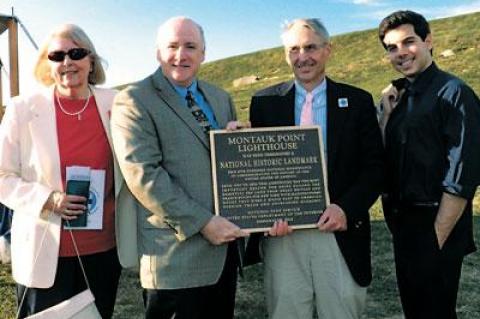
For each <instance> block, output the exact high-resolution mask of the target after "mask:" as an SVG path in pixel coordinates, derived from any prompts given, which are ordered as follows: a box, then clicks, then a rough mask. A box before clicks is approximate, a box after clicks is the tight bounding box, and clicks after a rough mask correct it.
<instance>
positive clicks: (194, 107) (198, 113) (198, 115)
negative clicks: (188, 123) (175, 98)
mask: <svg viewBox="0 0 480 319" xmlns="http://www.w3.org/2000/svg"><path fill="white" fill-rule="evenodd" d="M185 99H186V100H187V105H188V107H189V108H190V111H191V112H192V114H193V116H194V117H195V119H196V120H197V122H198V124H200V126H201V127H202V129H203V131H204V132H205V134H208V132H209V131H210V130H211V128H212V125H210V122H209V121H208V118H207V116H206V115H205V113H204V112H203V111H202V109H201V108H200V107H199V106H198V104H197V103H196V102H195V99H194V98H193V95H192V91H190V90H188V91H187V96H186V97H185Z"/></svg>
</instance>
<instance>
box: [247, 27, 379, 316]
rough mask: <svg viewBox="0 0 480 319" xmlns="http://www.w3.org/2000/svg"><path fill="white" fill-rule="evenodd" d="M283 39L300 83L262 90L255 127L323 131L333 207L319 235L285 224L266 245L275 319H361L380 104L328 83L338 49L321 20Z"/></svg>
mask: <svg viewBox="0 0 480 319" xmlns="http://www.w3.org/2000/svg"><path fill="white" fill-rule="evenodd" d="M282 40H283V44H284V46H285V54H286V60H287V63H288V64H289V66H290V67H291V68H292V71H293V74H294V77H295V79H294V81H289V82H284V83H280V84H277V85H274V86H272V87H269V88H266V89H264V90H261V91H259V92H257V93H256V94H255V96H254V97H253V98H252V102H251V107H250V121H251V123H252V127H271V126H291V125H304V124H308V125H312V124H314V125H320V127H321V130H322V134H323V138H324V145H326V147H325V150H324V151H325V154H326V161H327V171H328V172H327V180H328V191H329V194H330V199H331V204H330V205H329V206H328V207H327V208H326V210H325V211H324V212H323V214H322V215H321V216H319V221H318V224H317V226H318V229H310V230H296V231H293V232H292V230H291V229H290V227H289V226H288V224H287V223H286V222H284V221H277V222H276V223H275V224H274V225H273V226H272V228H271V230H270V236H268V237H267V238H265V239H264V240H262V242H261V246H262V248H263V249H261V251H262V252H263V258H264V266H265V288H266V296H267V310H268V312H269V318H273V319H277V318H289V319H292V318H301V319H306V318H312V316H313V313H312V312H313V306H314V305H315V306H316V309H317V314H318V317H319V318H328V319H329V318H342V319H349V318H360V316H361V313H362V311H363V309H364V305H365V297H366V287H367V286H368V285H369V284H370V281H371V279H372V274H371V262H370V221H369V213H368V210H369V208H370V206H371V205H372V204H373V203H374V202H375V200H376V199H377V197H378V195H379V193H380V190H381V181H382V175H383V174H382V172H383V165H382V153H383V149H382V141H381V134H380V130H379V127H378V124H377V119H376V113H375V107H374V104H373V99H372V96H371V95H370V94H369V93H367V92H365V91H363V90H361V89H358V88H355V87H353V86H350V85H346V84H341V83H336V82H334V81H332V80H331V79H329V78H326V77H325V64H326V62H327V60H328V58H329V56H330V51H331V46H330V42H329V35H328V32H327V30H326V29H325V27H324V26H323V24H322V23H321V22H320V21H319V20H318V19H298V20H295V21H293V22H292V23H290V24H289V25H288V26H287V27H286V29H285V31H284V33H283V34H282ZM308 95H311V96H313V101H312V100H310V101H311V102H310V103H311V108H310V111H308V110H307V108H308V105H307V103H305V102H306V101H307V100H308V99H309V97H308ZM308 112H309V113H310V114H308ZM305 114H307V116H304V115H305ZM285 235H286V236H285ZM253 241H254V239H253V240H252V242H253ZM251 245H252V243H250V247H249V248H251ZM250 252H251V250H250ZM249 257H250V256H249Z"/></svg>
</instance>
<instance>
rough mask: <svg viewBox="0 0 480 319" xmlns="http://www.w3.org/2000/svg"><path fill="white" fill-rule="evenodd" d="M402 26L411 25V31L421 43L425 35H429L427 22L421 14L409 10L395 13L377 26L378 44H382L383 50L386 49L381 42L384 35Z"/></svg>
mask: <svg viewBox="0 0 480 319" xmlns="http://www.w3.org/2000/svg"><path fill="white" fill-rule="evenodd" d="M403 24H411V25H412V26H413V30H414V31H415V33H416V34H417V35H418V36H419V37H420V38H421V39H422V41H425V39H426V38H427V35H429V34H430V26H429V24H428V22H427V20H426V19H425V18H424V17H423V16H422V15H421V14H419V13H416V12H413V11H409V10H405V11H395V12H393V13H391V14H390V15H388V16H387V17H385V18H384V19H383V20H382V22H380V25H379V26H378V38H379V39H380V42H382V45H383V47H384V48H385V49H386V48H387V46H386V45H385V43H384V42H383V39H384V38H385V34H386V33H387V32H388V31H390V30H393V29H396V28H398V27H399V26H401V25H403Z"/></svg>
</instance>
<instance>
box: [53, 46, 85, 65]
mask: <svg viewBox="0 0 480 319" xmlns="http://www.w3.org/2000/svg"><path fill="white" fill-rule="evenodd" d="M89 54H90V50H87V49H84V48H73V49H70V50H68V51H67V52H65V51H52V52H50V53H49V54H48V56H47V57H48V59H49V60H50V61H53V62H63V60H65V56H66V55H68V57H69V58H70V59H72V60H74V61H78V60H81V59H83V58H84V57H86V56H87V55H89Z"/></svg>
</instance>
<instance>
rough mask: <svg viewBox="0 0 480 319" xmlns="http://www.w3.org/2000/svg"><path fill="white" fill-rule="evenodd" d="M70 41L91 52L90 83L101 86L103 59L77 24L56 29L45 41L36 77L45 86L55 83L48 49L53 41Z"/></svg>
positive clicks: (103, 78)
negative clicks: (58, 39) (60, 39)
mask: <svg viewBox="0 0 480 319" xmlns="http://www.w3.org/2000/svg"><path fill="white" fill-rule="evenodd" d="M56 38H62V39H69V40H71V41H72V42H74V43H75V44H76V45H78V46H79V47H81V48H84V49H87V50H89V51H90V59H91V61H92V71H90V73H89V74H88V83H90V84H101V83H104V82H105V70H104V69H103V66H102V58H101V57H100V56H99V55H98V54H97V51H96V50H95V46H94V45H93V43H92V41H91V40H90V38H89V37H88V36H87V34H86V33H85V31H83V30H82V29H81V28H80V27H79V26H77V25H75V24H63V25H60V26H58V27H57V28H55V29H54V30H53V31H52V32H51V33H50V34H49V36H48V37H47V39H46V40H45V41H44V43H43V45H42V47H41V48H40V51H39V54H38V58H37V63H36V64H35V68H34V75H35V78H36V79H37V81H38V82H40V83H42V84H43V85H45V86H50V85H52V84H53V83H55V81H54V79H53V78H52V75H51V68H50V64H49V62H48V47H49V45H50V42H51V41H52V40H53V39H56Z"/></svg>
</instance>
